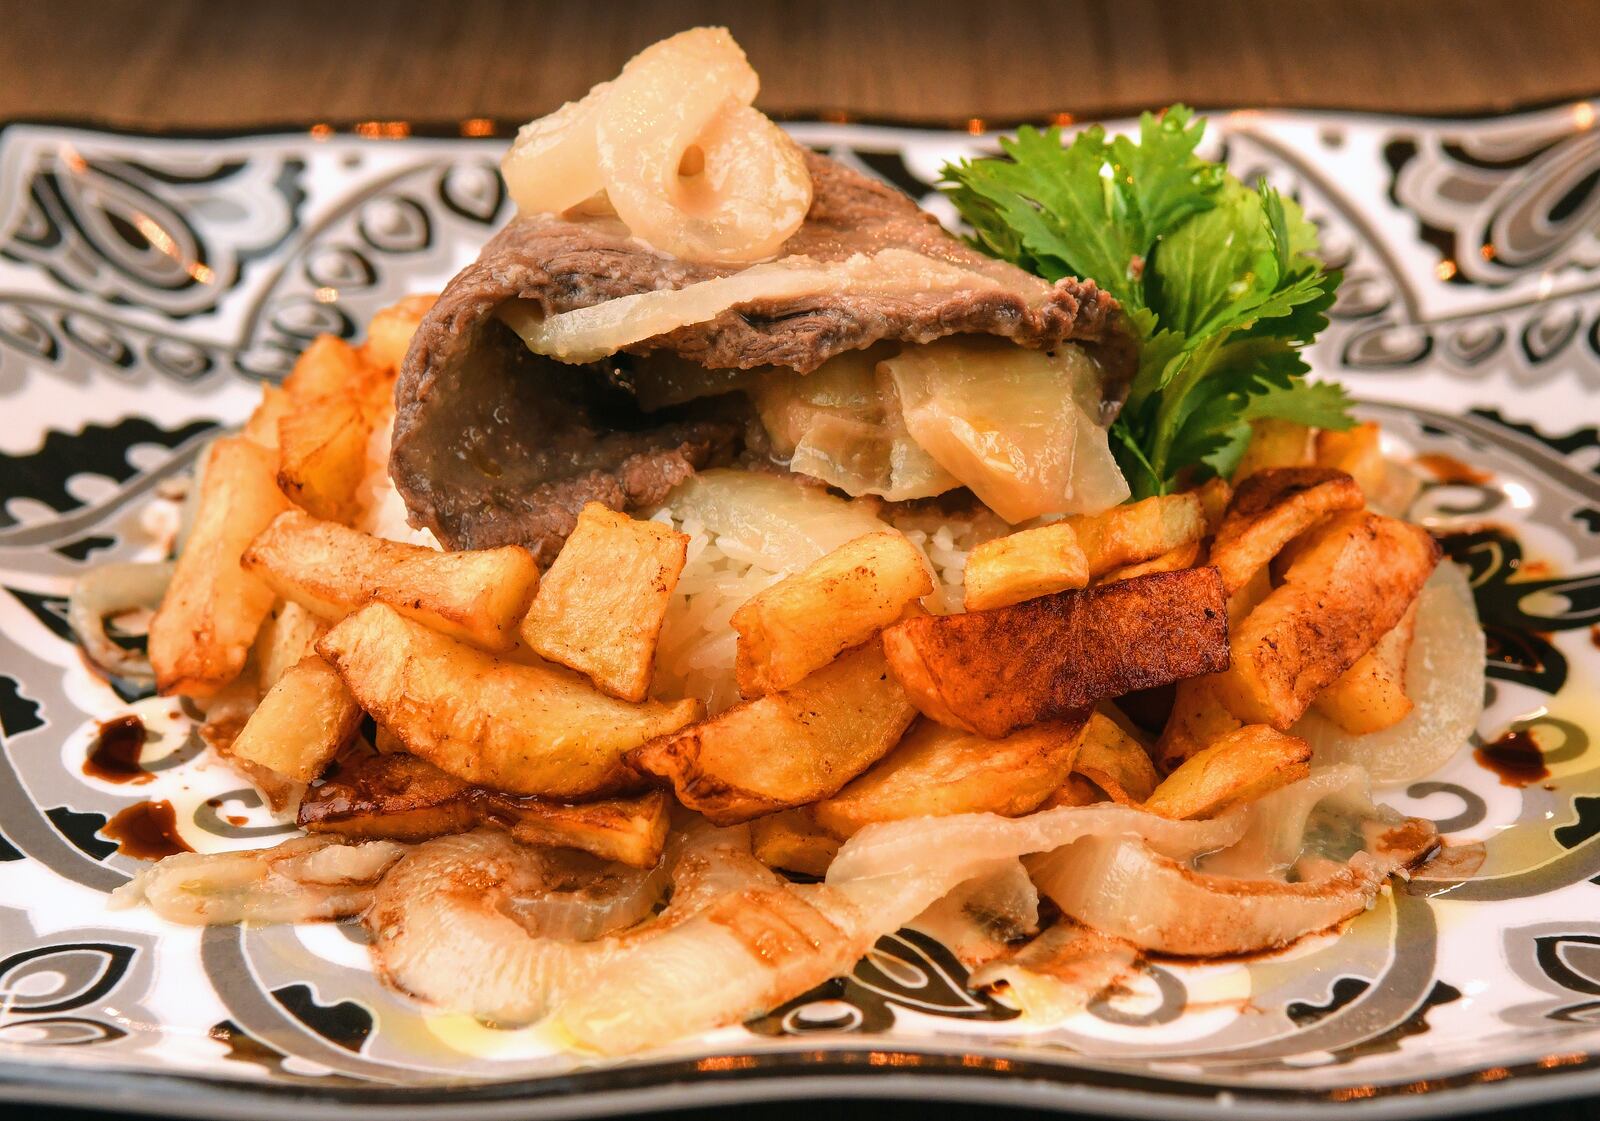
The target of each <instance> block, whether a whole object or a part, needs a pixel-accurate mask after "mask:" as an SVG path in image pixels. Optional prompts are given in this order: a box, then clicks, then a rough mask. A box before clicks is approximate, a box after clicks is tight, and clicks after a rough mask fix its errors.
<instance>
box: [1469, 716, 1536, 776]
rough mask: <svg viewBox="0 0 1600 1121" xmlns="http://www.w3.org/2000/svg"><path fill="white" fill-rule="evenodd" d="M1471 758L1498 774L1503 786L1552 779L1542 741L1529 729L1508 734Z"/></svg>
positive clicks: (1479, 750) (1477, 751)
mask: <svg viewBox="0 0 1600 1121" xmlns="http://www.w3.org/2000/svg"><path fill="white" fill-rule="evenodd" d="M1472 757H1473V758H1474V759H1476V760H1477V761H1478V765H1479V766H1481V767H1484V768H1485V769H1487V770H1490V771H1493V772H1494V773H1495V774H1496V775H1498V776H1499V777H1500V782H1501V785H1503V786H1515V787H1519V788H1520V787H1524V786H1532V785H1533V784H1534V783H1536V782H1542V781H1544V780H1545V779H1547V778H1549V777H1550V768H1549V767H1546V766H1545V765H1544V752H1543V751H1541V750H1539V741H1538V740H1536V739H1534V738H1533V733H1531V732H1529V731H1527V730H1526V729H1523V730H1515V729H1514V730H1512V731H1509V732H1507V733H1506V734H1505V735H1503V736H1501V737H1500V738H1499V739H1497V740H1493V741H1491V742H1490V743H1486V744H1484V745H1483V746H1482V747H1480V748H1478V749H1477V750H1476V751H1474V752H1473V753H1472Z"/></svg>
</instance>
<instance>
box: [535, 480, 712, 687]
mask: <svg viewBox="0 0 1600 1121" xmlns="http://www.w3.org/2000/svg"><path fill="white" fill-rule="evenodd" d="M688 547H689V538H688V537H687V536H686V535H685V534H682V533H679V532H677V531H676V530H674V529H672V528H671V527H670V526H664V525H662V524H661V523H660V522H650V521H639V520H637V519H635V518H630V517H628V515H626V514H619V513H617V512H616V511H615V510H611V509H608V508H607V507H605V506H602V505H600V503H598V502H590V503H588V504H587V505H585V506H584V508H583V510H582V511H581V512H580V513H579V514H578V524H577V526H576V527H575V528H574V529H573V531H572V533H571V535H570V536H569V537H568V538H567V542H566V544H565V545H563V546H562V547H561V552H560V553H559V554H557V556H556V559H555V563H554V564H552V565H551V566H550V570H549V571H548V572H546V573H545V574H544V579H543V580H542V581H541V582H540V584H539V590H538V592H537V593H536V594H535V595H534V597H533V606H532V607H530V608H529V609H528V614H527V617H526V618H524V619H523V621H522V640H523V641H524V642H526V643H527V644H528V645H529V646H530V647H532V648H533V649H534V650H535V651H537V652H538V653H539V654H541V655H543V656H544V657H546V658H549V659H550V660H551V661H552V662H560V663H561V664H562V665H564V666H567V667H569V668H571V669H575V670H577V671H578V672H579V673H582V674H585V675H587V676H588V678H589V680H591V681H593V682H594V683H595V685H596V686H598V687H599V688H600V689H602V690H604V691H605V692H607V693H610V694H611V695H612V696H613V697H621V698H622V699H623V700H625V701H642V700H644V698H645V695H646V694H647V693H648V692H649V691H650V674H651V670H652V669H653V667H654V665H655V657H656V640H657V639H659V638H660V637H661V623H662V621H663V620H664V619H665V618H666V616H667V601H668V600H670V599H671V598H672V589H674V588H676V587H677V586H678V576H679V574H680V573H682V572H683V562H684V558H685V556H686V555H687V550H688ZM530 563H531V561H530Z"/></svg>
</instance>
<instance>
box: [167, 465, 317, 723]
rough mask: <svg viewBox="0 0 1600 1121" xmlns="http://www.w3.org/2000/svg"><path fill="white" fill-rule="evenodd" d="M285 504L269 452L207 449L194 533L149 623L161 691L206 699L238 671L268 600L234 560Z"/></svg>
mask: <svg viewBox="0 0 1600 1121" xmlns="http://www.w3.org/2000/svg"><path fill="white" fill-rule="evenodd" d="M288 506H289V500H288V499H287V498H285V497H284V495H283V492H282V491H280V490H279V489H278V483H277V461H276V457H275V456H274V455H273V453H272V451H271V450H270V449H268V448H264V447H262V446H261V445H260V444H257V443H255V442H254V441H253V440H247V439H245V438H244V437H243V436H225V437H223V438H221V439H219V440H217V441H216V442H215V443H214V444H212V445H211V450H210V451H209V452H208V453H207V455H206V460H205V471H204V477H203V479H202V481H201V485H200V504H199V509H198V510H197V512H196V514H195V520H194V528H193V529H192V530H191V531H190V533H189V540H188V543H187V544H186V545H185V546H184V549H183V554H182V555H181V556H180V557H179V558H178V564H177V568H176V570H175V571H174V572H173V575H172V583H171V584H170V585H168V587H167V593H166V595H165V596H163V597H162V600H161V608H160V610H158V611H157V612H156V614H155V617H154V618H153V619H151V621H150V664H151V665H152V666H154V667H155V671H156V687H157V688H158V689H159V690H160V691H161V692H162V693H163V694H170V693H182V694H183V695H185V696H189V697H197V698H205V697H210V696H212V695H213V694H214V693H216V691H217V690H218V689H220V688H222V686H224V685H226V684H227V683H228V682H229V681H232V680H233V679H234V678H235V677H236V676H238V674H239V671H240V670H241V669H243V668H244V663H245V659H246V658H247V657H249V655H250V646H251V644H252V643H253V642H254V641H255V637H256V632H257V631H258V630H259V629H260V628H261V621H262V620H263V619H264V618H266V615H267V612H268V611H270V610H272V603H273V598H274V597H273V594H272V589H271V588H269V587H268V586H267V585H266V584H265V583H264V582H262V581H261V580H260V579H258V578H257V577H256V576H254V575H252V574H251V573H249V572H246V571H245V570H244V568H243V567H241V565H240V563H239V557H240V555H241V554H242V553H243V552H244V550H245V546H246V545H248V544H249V543H250V540H251V539H252V538H253V537H255V535H256V534H257V533H259V532H261V530H262V529H263V528H265V527H266V525H267V523H268V522H270V521H271V520H272V519H273V518H274V517H276V516H277V515H278V514H279V513H280V512H281V511H283V510H285V509H287V508H288Z"/></svg>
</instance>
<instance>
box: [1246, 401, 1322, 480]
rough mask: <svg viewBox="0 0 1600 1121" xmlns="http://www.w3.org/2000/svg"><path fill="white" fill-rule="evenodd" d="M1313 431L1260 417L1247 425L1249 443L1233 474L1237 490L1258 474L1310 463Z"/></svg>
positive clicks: (1297, 425) (1300, 425)
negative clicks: (1270, 468)
mask: <svg viewBox="0 0 1600 1121" xmlns="http://www.w3.org/2000/svg"><path fill="white" fill-rule="evenodd" d="M1314 432H1315V429H1312V428H1307V427H1306V426H1305V425H1303V424H1296V423H1295V422H1294V421H1292V420H1278V419H1277V418H1275V417H1263V418H1262V419H1260V420H1252V421H1251V422H1250V443H1249V446H1247V447H1246V448H1245V449H1244V456H1243V457H1242V458H1241V459H1240V460H1239V466H1238V467H1237V468H1235V469H1234V472H1233V485H1234V486H1238V485H1239V484H1240V483H1241V482H1243V481H1244V480H1245V479H1248V478H1249V477H1250V476H1251V475H1254V474H1255V473H1256V472H1257V471H1265V470H1266V469H1267V468H1269V467H1305V466H1306V465H1308V464H1309V463H1310V462H1311V438H1312V434H1313V433H1314Z"/></svg>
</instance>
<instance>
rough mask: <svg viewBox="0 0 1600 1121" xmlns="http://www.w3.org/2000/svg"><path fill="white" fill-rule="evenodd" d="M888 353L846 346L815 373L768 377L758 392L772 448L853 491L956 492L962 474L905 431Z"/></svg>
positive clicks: (899, 497) (891, 495)
mask: <svg viewBox="0 0 1600 1121" xmlns="http://www.w3.org/2000/svg"><path fill="white" fill-rule="evenodd" d="M883 357H885V350H884V348H882V347H874V348H872V349H870V350H856V351H847V352H846V353H844V354H840V355H838V356H837V357H834V358H830V359H829V360H828V361H826V362H824V363H823V364H822V365H821V366H819V367H818V368H817V369H816V370H814V371H812V372H811V373H809V374H795V373H791V372H789V371H786V370H785V371H774V372H772V373H769V374H766V375H764V376H763V377H762V378H761V381H760V383H759V385H758V387H757V389H756V391H755V394H754V396H755V401H756V407H757V409H758V411H759V412H760V414H761V423H762V426H763V427H764V428H766V430H767V434H768V436H769V437H771V439H772V443H773V451H774V452H775V453H777V454H778V455H779V456H781V457H783V458H785V459H787V460H788V461H789V469H790V470H791V471H797V472H799V473H800V474H802V475H809V476H810V477H811V478H813V479H821V480H822V481H823V482H825V483H828V484H829V485H831V486H836V487H838V488H839V489H840V490H842V491H844V492H845V493H846V494H851V495H857V496H859V495H863V494H876V495H880V496H882V497H884V498H887V499H888V500H889V501H891V502H900V501H905V500H907V499H912V498H929V497H932V496H933V495H936V494H943V493H944V492H945V491H947V490H953V489H954V488H955V487H957V486H959V485H960V483H959V482H958V481H957V480H956V478H955V476H954V475H951V474H950V473H949V472H948V471H946V470H945V469H944V468H942V467H940V466H939V465H938V463H936V462H934V459H933V457H932V456H930V455H929V454H928V453H927V452H925V451H924V450H923V449H922V448H921V447H919V446H918V445H917V443H916V441H914V440H913V439H911V434H910V433H909V432H907V431H906V425H905V418H904V417H902V416H901V415H900V401H899V398H898V396H896V395H895V393H894V385H893V382H891V381H889V380H888V379H887V378H884V379H882V380H881V381H880V378H879V375H878V369H877V368H878V363H879V361H880V360H881V359H882V358H883Z"/></svg>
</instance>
